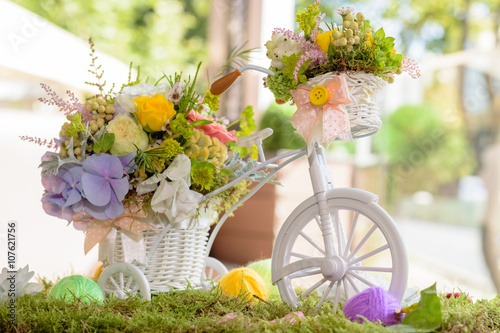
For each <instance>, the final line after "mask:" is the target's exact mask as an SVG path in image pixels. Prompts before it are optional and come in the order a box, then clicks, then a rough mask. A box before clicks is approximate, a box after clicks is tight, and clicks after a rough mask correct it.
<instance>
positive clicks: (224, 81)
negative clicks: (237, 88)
mask: <svg viewBox="0 0 500 333" xmlns="http://www.w3.org/2000/svg"><path fill="white" fill-rule="evenodd" d="M240 75H241V73H240V71H239V70H238V69H235V70H234V71H233V72H231V73H229V74H226V75H224V76H223V77H221V78H220V79H218V80H217V81H215V82H214V83H212V85H211V86H210V93H211V94H212V95H215V96H217V95H220V94H222V93H223V92H224V91H226V90H228V89H229V87H231V85H232V84H233V83H234V81H236V79H237V78H238V77H239V76H240Z"/></svg>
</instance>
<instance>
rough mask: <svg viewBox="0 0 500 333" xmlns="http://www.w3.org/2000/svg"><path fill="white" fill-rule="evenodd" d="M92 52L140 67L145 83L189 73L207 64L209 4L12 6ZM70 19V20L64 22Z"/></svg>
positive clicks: (28, 1)
mask: <svg viewBox="0 0 500 333" xmlns="http://www.w3.org/2000/svg"><path fill="white" fill-rule="evenodd" d="M14 2H15V3H17V4H19V5H21V6H23V7H25V8H27V9H28V10H30V11H32V12H34V13H36V14H38V15H40V16H41V17H43V18H45V19H47V20H48V21H50V22H52V23H54V24H56V25H58V26H60V27H61V28H63V29H65V30H67V31H69V32H70V33H72V34H75V35H76V36H78V37H80V38H81V39H82V40H87V39H88V38H89V37H90V36H92V37H93V39H94V41H95V42H96V46H97V49H99V50H101V51H104V52H106V53H108V54H110V55H112V56H114V57H116V58H118V59H120V60H121V61H123V62H125V63H130V61H132V62H133V63H134V64H137V65H140V66H141V68H142V72H143V74H144V76H145V77H156V74H157V73H158V72H161V71H165V72H170V73H173V72H174V71H175V70H177V69H178V68H184V69H186V70H189V71H191V70H194V68H195V67H196V64H197V63H198V62H199V61H205V60H206V59H207V48H206V41H207V28H208V17H209V13H210V7H211V2H210V1H196V0H148V1H143V0H128V1H126V2H123V1H116V0H110V1H79V0H62V1H58V0H44V1H39V0H14ZM68 17H70V18H71V19H68Z"/></svg>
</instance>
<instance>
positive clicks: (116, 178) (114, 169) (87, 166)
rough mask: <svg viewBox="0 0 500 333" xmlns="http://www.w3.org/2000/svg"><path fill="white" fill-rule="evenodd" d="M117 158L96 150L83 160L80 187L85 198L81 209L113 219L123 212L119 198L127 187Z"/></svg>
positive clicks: (96, 216) (101, 218)
mask: <svg viewBox="0 0 500 333" xmlns="http://www.w3.org/2000/svg"><path fill="white" fill-rule="evenodd" d="M123 169H124V168H123V165H122V163H121V161H120V159H119V158H118V157H117V156H114V155H107V154H96V155H92V156H89V157H87V159H85V161H84V162H83V175H82V190H83V195H84V197H85V198H86V199H87V200H88V203H86V204H85V211H86V212H87V213H88V214H90V215H91V216H93V217H94V218H96V219H99V220H107V219H115V218H117V217H118V216H120V215H121V214H123V210H124V209H123V204H122V201H123V199H125V196H126V195H127V192H128V190H129V185H128V180H127V177H126V175H125V173H124V170H123Z"/></svg>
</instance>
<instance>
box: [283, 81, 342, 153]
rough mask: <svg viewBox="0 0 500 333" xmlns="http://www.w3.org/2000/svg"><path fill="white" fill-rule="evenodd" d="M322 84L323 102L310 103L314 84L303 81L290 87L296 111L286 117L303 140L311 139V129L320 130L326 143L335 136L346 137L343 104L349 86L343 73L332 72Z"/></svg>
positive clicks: (323, 141) (322, 141)
mask: <svg viewBox="0 0 500 333" xmlns="http://www.w3.org/2000/svg"><path fill="white" fill-rule="evenodd" d="M323 86H324V87H325V88H326V89H327V90H328V93H329V96H328V100H327V101H326V103H325V104H323V105H314V104H312V103H311V100H310V98H309V94H310V92H311V89H312V88H314V87H310V88H309V87H307V84H305V85H301V86H299V88H297V89H296V90H292V91H290V93H291V94H292V96H293V100H294V101H295V104H296V105H297V111H296V112H295V113H294V115H293V116H292V118H291V119H290V120H291V122H292V124H293V126H294V127H295V128H296V129H297V132H299V133H300V134H301V135H302V137H303V138H304V140H306V142H308V143H309V140H311V139H313V137H315V136H312V134H313V132H315V130H316V131H318V130H319V131H320V140H321V143H322V144H323V145H327V144H328V143H330V142H332V141H333V140H335V139H336V138H339V137H342V136H345V134H347V135H348V137H350V131H351V128H350V125H349V116H348V115H347V111H346V109H345V107H344V105H343V104H348V103H350V102H351V100H350V99H349V90H348V87H347V81H346V79H345V77H344V76H342V75H336V76H334V77H333V78H331V79H328V80H327V81H326V82H325V83H324V84H323Z"/></svg>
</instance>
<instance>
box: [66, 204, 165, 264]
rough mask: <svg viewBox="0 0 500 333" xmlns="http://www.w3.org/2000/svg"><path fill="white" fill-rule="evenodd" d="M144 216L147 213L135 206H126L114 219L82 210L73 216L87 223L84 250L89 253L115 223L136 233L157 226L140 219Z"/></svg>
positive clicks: (79, 221) (80, 221)
mask: <svg viewBox="0 0 500 333" xmlns="http://www.w3.org/2000/svg"><path fill="white" fill-rule="evenodd" d="M144 217H146V214H145V213H144V212H143V211H141V210H139V209H138V208H136V207H133V208H132V209H130V208H125V212H124V213H123V214H122V215H121V216H119V217H118V218H116V219H114V220H97V219H92V216H90V215H88V214H87V213H85V212H83V211H82V212H81V213H78V214H77V215H76V216H75V217H74V218H73V221H74V222H76V223H77V224H82V223H85V224H86V233H85V243H84V251H85V254H87V253H88V252H89V251H90V250H92V248H93V247H94V246H95V245H96V244H97V243H99V242H101V241H102V240H103V239H105V238H106V236H107V235H108V233H109V232H110V231H111V228H112V227H113V225H114V226H117V227H119V228H121V229H123V230H126V231H129V232H131V233H133V234H136V235H138V234H140V233H141V232H143V231H145V230H150V229H155V228H156V227H155V226H153V225H151V224H148V223H145V222H142V221H140V220H139V218H144Z"/></svg>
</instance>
